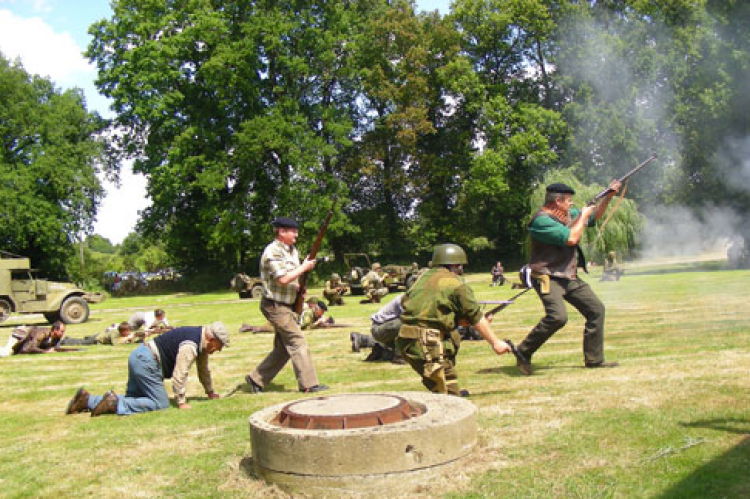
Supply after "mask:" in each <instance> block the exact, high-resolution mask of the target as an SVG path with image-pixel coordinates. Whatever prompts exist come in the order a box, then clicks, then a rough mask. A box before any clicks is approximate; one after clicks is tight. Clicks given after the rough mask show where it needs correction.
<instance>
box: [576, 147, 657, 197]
mask: <svg viewBox="0 0 750 499" xmlns="http://www.w3.org/2000/svg"><path fill="white" fill-rule="evenodd" d="M655 159H656V153H654V154H652V155H651V156H649V157H648V158H647V159H646V161H644V162H643V163H641V164H640V165H638V166H636V167H635V168H633V169H632V170H630V171H629V172H628V173H626V174H625V175H623V176H622V177H620V178H619V179H617V180H618V181H619V182H620V183H623V182H625V181H626V180H627V179H629V178H630V177H631V176H633V175H634V174H636V173H638V171H639V170H640V169H641V168H643V167H644V166H646V165H647V164H649V163H651V162H652V161H653V160H655ZM610 192H612V189H610V188H609V187H607V188H606V189H604V190H603V191H602V192H600V193H599V194H597V195H596V196H594V197H593V198H592V199H591V201H589V202H588V203H586V206H594V205H595V204H596V203H598V202H599V201H601V200H602V199H603V198H604V196H606V195H607V194H609V193H610Z"/></svg>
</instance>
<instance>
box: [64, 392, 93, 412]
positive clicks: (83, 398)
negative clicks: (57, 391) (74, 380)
mask: <svg viewBox="0 0 750 499" xmlns="http://www.w3.org/2000/svg"><path fill="white" fill-rule="evenodd" d="M88 410H89V392H87V391H86V390H84V389H83V387H81V388H79V389H78V391H77V392H76V394H75V395H73V398H72V399H70V402H68V408H67V409H65V414H78V413H79V412H88Z"/></svg>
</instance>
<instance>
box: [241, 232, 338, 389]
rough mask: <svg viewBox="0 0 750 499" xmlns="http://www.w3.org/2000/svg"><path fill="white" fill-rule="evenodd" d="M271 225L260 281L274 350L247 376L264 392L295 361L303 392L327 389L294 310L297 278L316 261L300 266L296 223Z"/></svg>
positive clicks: (253, 386)
mask: <svg viewBox="0 0 750 499" xmlns="http://www.w3.org/2000/svg"><path fill="white" fill-rule="evenodd" d="M271 225H272V226H273V231H274V241H273V242H272V243H271V244H269V245H268V246H266V249H265V250H264V251H263V255H262V256H261V258H260V278H261V280H262V281H263V298H262V299H261V301H260V311H261V312H262V313H263V315H264V316H265V317H266V319H268V321H269V322H270V323H271V325H273V328H274V331H275V335H274V341H273V350H271V352H270V353H269V354H268V355H267V356H266V358H265V359H263V361H262V362H261V363H260V364H258V367H256V368H255V370H254V371H253V372H252V373H250V374H248V375H247V376H245V380H246V381H247V383H248V385H249V387H250V390H251V391H252V392H253V393H260V392H262V391H263V389H264V388H265V387H266V386H268V384H269V383H270V382H271V381H272V380H273V379H274V378H275V377H276V375H277V374H278V373H279V371H281V369H282V368H283V367H284V366H285V365H286V363H287V362H288V361H289V360H291V361H292V366H294V373H295V374H296V376H297V385H298V388H299V390H300V391H301V392H304V393H312V392H318V391H321V390H326V389H328V387H327V386H326V385H321V384H319V383H318V375H317V373H316V372H315V366H314V365H313V361H312V355H311V354H310V349H309V347H308V346H307V341H306V340H305V336H304V334H303V333H302V329H301V328H300V326H299V323H298V321H297V319H298V318H297V315H296V314H295V313H294V310H293V307H294V301H295V300H296V298H297V292H298V290H299V283H298V281H297V279H298V278H299V277H300V276H301V275H302V274H303V273H305V272H309V271H311V270H312V269H313V268H314V267H315V260H308V259H307V258H306V259H305V261H304V262H302V263H301V264H300V261H299V253H298V252H297V248H295V246H294V243H296V242H297V235H298V228H299V226H298V225H297V222H296V221H294V220H292V219H290V218H286V217H279V218H276V219H275V220H274V221H273V222H271Z"/></svg>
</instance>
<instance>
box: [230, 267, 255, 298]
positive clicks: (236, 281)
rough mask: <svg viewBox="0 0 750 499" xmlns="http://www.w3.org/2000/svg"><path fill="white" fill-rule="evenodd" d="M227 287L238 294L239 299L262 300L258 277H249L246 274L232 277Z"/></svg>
mask: <svg viewBox="0 0 750 499" xmlns="http://www.w3.org/2000/svg"><path fill="white" fill-rule="evenodd" d="M229 286H230V287H231V288H232V289H233V290H235V291H237V293H239V295H240V298H255V299H256V300H260V299H261V298H263V282H262V281H261V280H260V277H250V276H249V275H247V274H242V273H240V274H237V275H236V276H234V277H232V280H231V281H230V282H229Z"/></svg>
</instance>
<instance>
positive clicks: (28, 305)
mask: <svg viewBox="0 0 750 499" xmlns="http://www.w3.org/2000/svg"><path fill="white" fill-rule="evenodd" d="M104 298H105V295H104V294H102V293H87V292H86V291H84V290H82V289H80V288H77V287H76V286H75V285H74V284H69V283H65V282H54V281H48V280H46V279H37V278H35V277H34V275H33V273H32V270H31V262H30V261H29V259H28V258H25V257H22V256H18V255H14V254H12V253H8V252H6V251H0V322H3V321H5V320H6V319H7V318H8V317H10V315H11V314H13V313H15V314H43V315H44V318H45V319H47V320H48V321H49V322H55V321H57V320H61V321H63V322H64V323H65V324H80V323H81V322H86V320H87V319H88V318H89V305H88V304H89V303H99V302H101V301H104Z"/></svg>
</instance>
